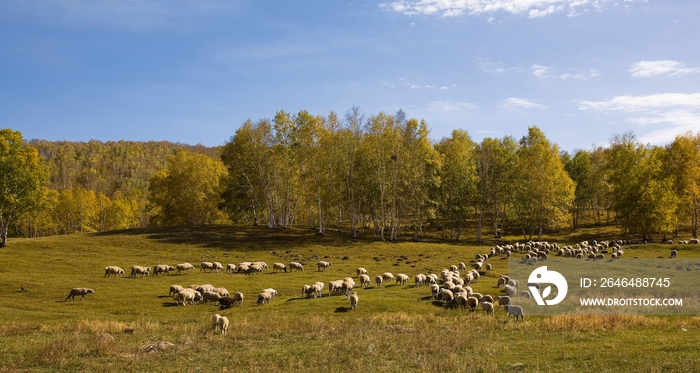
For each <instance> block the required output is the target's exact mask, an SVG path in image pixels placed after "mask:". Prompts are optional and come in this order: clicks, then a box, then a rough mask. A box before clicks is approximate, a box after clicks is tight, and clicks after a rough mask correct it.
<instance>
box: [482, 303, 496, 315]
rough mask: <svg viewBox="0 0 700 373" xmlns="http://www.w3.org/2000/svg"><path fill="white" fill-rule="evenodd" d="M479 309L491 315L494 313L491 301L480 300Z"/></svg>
mask: <svg viewBox="0 0 700 373" xmlns="http://www.w3.org/2000/svg"><path fill="white" fill-rule="evenodd" d="M481 309H483V310H484V311H485V312H486V314H487V315H488V314H491V315H492V316H493V315H495V312H494V309H493V303H491V302H481Z"/></svg>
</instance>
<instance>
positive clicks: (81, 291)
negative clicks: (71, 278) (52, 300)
mask: <svg viewBox="0 0 700 373" xmlns="http://www.w3.org/2000/svg"><path fill="white" fill-rule="evenodd" d="M93 293H95V291H94V290H92V289H88V288H72V289H70V292H69V293H68V296H67V297H66V300H64V302H67V301H68V299H69V298H70V299H72V300H75V297H76V296H77V295H80V300H84V299H85V295H86V294H93Z"/></svg>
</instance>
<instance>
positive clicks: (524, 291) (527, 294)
mask: <svg viewBox="0 0 700 373" xmlns="http://www.w3.org/2000/svg"><path fill="white" fill-rule="evenodd" d="M520 296H521V297H523V298H527V299H530V292H529V291H527V290H523V291H521V292H520Z"/></svg>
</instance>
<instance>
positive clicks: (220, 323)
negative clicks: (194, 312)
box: [211, 313, 228, 334]
mask: <svg viewBox="0 0 700 373" xmlns="http://www.w3.org/2000/svg"><path fill="white" fill-rule="evenodd" d="M211 324H212V328H213V329H214V333H216V331H217V330H221V334H226V330H228V319H227V318H226V316H221V315H219V314H218V313H217V314H216V315H214V316H213V317H212V318H211Z"/></svg>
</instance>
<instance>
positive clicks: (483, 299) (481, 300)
mask: <svg viewBox="0 0 700 373" xmlns="http://www.w3.org/2000/svg"><path fill="white" fill-rule="evenodd" d="M484 302H489V303H493V297H492V296H490V295H488V294H487V295H484V296H482V297H481V298H479V303H484Z"/></svg>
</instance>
